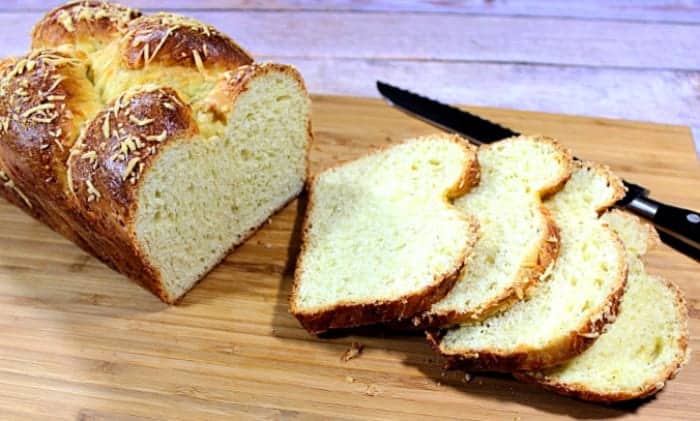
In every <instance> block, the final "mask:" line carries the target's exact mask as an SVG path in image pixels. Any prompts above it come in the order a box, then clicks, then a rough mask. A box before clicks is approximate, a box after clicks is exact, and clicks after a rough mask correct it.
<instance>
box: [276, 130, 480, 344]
mask: <svg viewBox="0 0 700 421" xmlns="http://www.w3.org/2000/svg"><path fill="white" fill-rule="evenodd" d="M478 168H479V167H478V163H477V159H476V153H475V148H474V147H472V146H470V145H469V144H467V143H466V142H465V141H463V140H461V139H459V138H457V137H453V136H448V135H435V136H429V137H424V138H418V139H414V140H409V141H407V142H405V143H402V144H399V145H396V146H393V147H391V148H388V149H385V150H381V151H378V152H375V153H372V154H370V155H368V156H366V157H364V158H361V159H358V160H356V161H352V162H349V163H346V164H343V165H340V166H338V167H335V168H331V169H329V170H326V171H324V172H323V173H321V174H319V175H318V176H316V177H314V180H313V181H312V183H311V188H310V196H309V205H308V209H307V214H306V221H305V223H304V228H303V232H302V245H301V253H300V255H299V258H298V262H297V268H296V273H295V276H294V287H293V290H292V294H291V297H290V309H291V313H292V314H293V315H294V316H296V317H297V319H299V321H300V322H301V324H302V325H303V326H304V327H305V328H306V329H307V330H308V331H310V332H312V333H319V332H323V331H326V330H328V329H333V328H347V327H354V326H360V325H366V324H374V323H382V322H390V321H397V320H403V319H407V318H410V317H411V316H413V315H415V314H416V313H418V312H422V311H425V310H427V309H428V308H430V305H431V304H433V303H434V302H435V301H437V300H439V299H441V298H442V297H443V296H444V295H445V294H446V293H447V292H448V291H449V290H450V288H452V286H453V285H454V283H455V281H456V280H457V277H458V275H459V272H460V270H461V269H462V268H463V266H464V264H465V260H466V258H467V256H468V255H469V253H470V251H471V249H472V247H473V244H474V242H475V240H476V236H477V225H476V223H475V222H474V219H473V218H472V217H470V216H468V215H467V214H465V213H463V212H460V211H459V210H458V209H457V208H455V207H454V206H453V205H452V204H451V203H450V199H452V198H455V197H458V196H460V195H461V194H463V193H464V192H466V191H467V190H469V189H470V188H471V187H472V186H473V185H474V184H476V182H477V180H478Z"/></svg>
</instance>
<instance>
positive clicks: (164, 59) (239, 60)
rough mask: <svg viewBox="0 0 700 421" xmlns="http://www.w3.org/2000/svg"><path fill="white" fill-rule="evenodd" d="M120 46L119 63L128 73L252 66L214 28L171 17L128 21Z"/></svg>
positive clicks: (159, 15)
mask: <svg viewBox="0 0 700 421" xmlns="http://www.w3.org/2000/svg"><path fill="white" fill-rule="evenodd" d="M121 42H122V48H121V50H122V59H123V62H124V64H125V65H126V67H127V68H129V69H141V68H143V67H144V66H146V65H148V64H150V63H160V64H163V65H168V66H174V65H179V66H186V67H193V68H198V69H201V70H203V69H205V68H210V67H217V68H220V69H235V68H237V67H239V66H242V65H246V64H251V63H252V62H253V58H252V57H251V56H250V54H248V53H247V52H246V51H245V50H244V49H243V48H241V47H240V46H239V45H238V44H236V43H235V42H233V40H231V38H229V37H227V36H226V35H224V34H222V33H220V32H219V31H217V30H216V29H214V28H213V27H211V26H209V25H205V24H203V23H201V22H199V21H197V20H195V19H191V18H186V17H184V16H180V15H174V14H170V13H157V14H154V15H148V16H142V17H140V18H137V19H134V20H132V21H130V22H129V23H128V25H127V32H126V35H125V36H124V37H123V39H122V41H121Z"/></svg>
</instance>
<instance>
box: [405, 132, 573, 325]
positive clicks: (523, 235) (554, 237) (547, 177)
mask: <svg viewBox="0 0 700 421" xmlns="http://www.w3.org/2000/svg"><path fill="white" fill-rule="evenodd" d="M478 158H479V165H480V167H481V180H480V182H479V185H478V186H476V187H475V188H474V189H473V190H472V191H470V192H469V193H468V194H465V195H464V196H462V197H460V198H458V199H457V200H456V201H455V205H456V206H457V207H458V208H459V209H461V210H463V211H464V212H467V213H470V214H472V215H474V217H476V218H477V220H478V221H479V228H480V236H479V240H478V241H477V243H476V245H475V248H474V251H473V253H472V254H471V255H470V257H469V261H468V262H467V268H468V270H466V271H464V273H463V274H462V276H461V277H460V279H459V281H457V283H456V284H455V286H454V288H452V290H451V291H450V293H449V294H447V296H446V297H445V298H443V299H442V300H440V301H438V302H437V303H435V304H433V306H432V307H431V308H430V310H428V311H426V312H424V313H422V314H420V315H418V316H416V317H415V318H414V320H413V322H414V325H416V326H420V327H428V326H444V325H451V324H457V323H459V322H466V321H473V320H481V319H483V318H484V317H486V316H488V315H489V314H492V313H495V312H497V311H499V310H504V309H506V308H507V307H508V306H509V305H511V304H512V303H514V302H515V301H517V300H519V299H522V298H523V297H524V296H525V295H527V294H528V292H530V290H532V287H533V286H535V284H536V283H537V282H538V281H539V279H540V278H541V276H542V274H543V273H544V272H545V270H546V269H547V268H548V267H549V266H550V265H551V264H552V263H553V261H554V259H555V258H556V256H557V254H558V251H559V233H558V230H557V227H556V225H555V224H554V221H553V220H552V218H551V216H550V214H549V212H548V211H547V209H546V208H545V207H544V206H543V205H542V197H543V196H545V195H547V194H551V193H553V192H555V191H557V190H559V189H560V188H561V187H562V186H563V185H564V183H565V182H566V180H568V179H569V177H570V176H571V157H570V155H569V153H568V151H566V150H564V149H563V148H562V147H561V146H559V145H558V144H557V143H556V142H554V141H553V140H552V139H548V138H543V137H536V138H532V137H524V136H522V137H517V138H512V139H508V140H504V141H501V142H498V143H495V144H492V145H484V146H482V147H480V148H479V151H478Z"/></svg>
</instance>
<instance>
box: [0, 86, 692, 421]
mask: <svg viewBox="0 0 700 421" xmlns="http://www.w3.org/2000/svg"><path fill="white" fill-rule="evenodd" d="M470 109H472V110H473V111H476V112H478V113H481V114H483V115H485V116H487V117H489V118H491V119H493V120H496V121H499V122H501V123H503V124H507V125H509V126H511V127H513V128H514V129H516V130H520V131H524V132H527V133H542V134H548V135H552V136H555V137H558V138H559V139H560V140H561V141H562V142H563V143H565V144H566V145H568V146H570V147H573V148H574V149H575V152H576V154H577V155H578V156H581V157H584V158H590V159H595V160H597V161H600V162H603V163H606V164H609V165H610V166H611V167H612V168H613V169H614V170H616V171H618V172H619V173H620V174H621V175H623V176H625V177H628V178H630V179H631V180H635V181H638V182H640V183H644V184H646V185H648V186H649V187H650V188H651V189H652V191H653V193H654V195H655V196H657V197H658V198H659V199H662V200H667V201H669V202H673V203H677V204H679V205H683V206H688V207H693V208H696V209H697V208H700V188H699V187H700V171H699V168H698V163H697V161H696V160H695V158H694V156H693V154H692V152H691V151H692V141H691V138H690V133H689V130H688V129H687V128H685V127H680V126H668V125H653V124H646V123H634V122H629V121H614V120H605V119H596V118H583V117H565V116H561V115H551V114H542V113H531V112H518V111H508V110H498V109H485V108H470ZM314 131H315V136H316V140H315V144H314V146H313V148H312V157H311V159H312V164H313V170H314V171H318V170H319V169H321V168H324V167H327V166H329V165H331V164H333V163H335V162H338V161H344V160H348V159H351V158H353V157H356V156H358V155H361V154H363V153H366V152H367V151H368V150H370V149H371V148H372V147H374V146H379V145H385V144H387V143H393V142H396V141H398V140H400V139H403V138H405V137H409V136H414V135H420V134H427V133H430V132H432V131H434V129H432V128H430V127H429V126H427V125H425V124H424V123H421V122H418V121H416V120H414V119H411V118H409V117H407V116H405V115H404V114H401V113H399V112H397V111H395V110H393V109H391V108H389V107H387V106H386V105H384V104H383V103H382V102H380V101H377V100H370V99H357V98H344V97H330V96H316V97H315V98H314ZM303 206H304V200H303V199H302V200H299V201H295V202H293V203H292V204H290V205H289V206H288V207H287V208H286V209H284V210H283V211H282V212H281V213H279V214H277V215H275V216H274V217H273V218H272V219H271V222H270V223H269V224H268V225H266V226H265V227H264V228H263V229H262V230H261V231H260V232H258V233H257V235H255V236H254V237H253V238H251V239H250V240H249V241H248V242H247V243H246V244H245V245H243V246H242V247H240V248H239V249H238V250H236V251H235V252H234V253H233V254H231V255H230V256H229V257H228V258H227V259H226V260H225V261H224V262H223V263H222V264H221V265H220V266H218V267H217V268H216V269H215V270H214V271H213V272H212V273H211V274H210V275H209V276H208V277H206V278H205V279H204V280H203V281H202V282H201V283H200V284H199V285H198V286H197V287H196V288H195V289H194V290H193V291H192V292H191V293H190V294H188V295H187V296H186V298H185V299H184V301H183V302H182V304H180V305H178V306H175V307H167V306H165V305H163V304H161V303H160V302H159V301H158V300H157V299H156V298H155V297H153V296H152V295H150V294H149V293H148V292H146V291H145V290H143V289H141V288H139V287H138V286H136V285H135V284H132V283H130V282H128V281H127V280H125V279H124V278H123V277H122V276H120V275H119V274H117V273H115V272H113V271H111V270H109V269H108V268H106V267H105V266H104V265H102V264H101V263H99V262H98V261H96V260H95V259H93V258H91V257H89V256H88V255H86V254H85V253H84V252H82V251H81V250H80V249H78V248H77V247H75V246H73V245H72V244H70V243H69V242H68V241H66V240H64V239H63V238H61V237H59V236H58V235H56V234H54V233H53V232H51V231H50V230H48V229H47V228H45V227H44V226H42V225H40V224H39V223H37V222H35V221H34V220H32V219H30V218H29V217H27V216H25V215H24V214H22V213H21V212H19V211H18V210H17V209H15V208H13V207H12V206H10V205H9V204H7V203H5V202H1V203H0V227H2V229H1V230H0V419H3V420H9V419H17V420H26V419H81V420H87V419H90V420H92V419H127V420H154V419H168V420H193V419H232V418H234V419H240V418H266V419H297V418H299V419H314V418H316V419H329V418H333V419H358V418H385V419H386V418H393V419H397V418H402V419H416V418H423V419H425V418H429V417H437V418H440V419H450V418H455V419H456V418H461V419H485V418H488V419H508V420H513V419H537V420H543V419H553V418H558V417H574V418H603V417H619V418H640V419H650V420H651V419H694V418H696V417H697V414H698V413H700V399H698V398H699V397H700V396H699V395H700V358H698V355H697V352H694V355H693V358H692V360H691V363H690V364H689V365H688V366H687V367H685V369H684V370H683V371H681V373H680V375H679V376H678V378H677V379H676V380H674V381H672V382H670V383H669V384H668V386H667V387H666V389H664V391H663V392H661V393H660V394H659V395H658V396H657V397H656V398H652V399H650V400H647V401H645V402H642V403H632V404H625V405H621V406H613V407H608V406H600V405H594V404H588V403H583V402H579V401H575V400H572V399H568V398H564V397H560V396H557V395H553V394H550V393H547V392H544V391H541V390H539V389H537V388H536V387H533V386H529V385H523V384H519V383H517V382H515V381H513V380H511V379H510V378H509V377H508V376H476V377H474V378H473V379H472V380H471V381H470V382H466V380H465V378H464V374H463V373H461V372H459V371H450V372H443V370H442V365H441V361H440V360H439V359H438V358H437V357H436V356H435V355H434V354H433V352H432V351H431V350H430V348H429V346H428V345H427V344H426V342H425V341H424V340H423V338H422V337H420V336H410V335H409V336H406V335H392V334H391V333H389V332H381V331H377V330H374V331H372V330H369V331H365V332H363V333H358V332H355V333H354V334H335V335H333V336H330V337H325V338H315V337H312V336H310V335H308V334H307V333H306V332H305V331H304V330H302V329H301V327H300V326H299V324H298V323H297V322H296V320H295V319H294V318H293V317H291V316H290V315H289V313H288V311H287V295H288V293H289V289H290V283H291V278H290V276H291V271H292V269H293V266H294V258H295V254H296V251H297V249H298V225H299V221H300V219H299V218H300V213H299V211H300V209H303ZM648 262H649V268H650V271H652V272H654V273H659V274H663V275H664V276H666V277H668V278H669V279H672V280H673V281H675V282H677V283H678V284H679V285H680V287H681V288H682V290H683V291H684V292H685V294H686V296H687V298H688V302H689V307H690V315H691V320H690V329H691V344H690V345H691V347H692V348H693V349H700V283H698V279H697V278H698V276H697V274H698V264H697V263H696V262H694V261H691V260H690V259H688V258H686V257H684V256H682V255H679V254H677V253H675V252H673V251H672V250H670V249H668V248H667V247H665V246H663V247H661V248H660V249H659V250H656V251H654V252H653V253H652V254H651V255H650V257H649V259H648ZM354 341H357V342H360V343H362V344H363V345H364V346H365V348H364V351H363V352H362V353H361V354H360V356H359V357H357V358H355V359H352V360H350V361H347V362H343V361H342V360H341V356H342V355H343V354H344V352H345V351H346V350H347V349H348V348H349V347H350V345H351V343H352V342H354Z"/></svg>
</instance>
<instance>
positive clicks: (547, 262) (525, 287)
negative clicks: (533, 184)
mask: <svg viewBox="0 0 700 421" xmlns="http://www.w3.org/2000/svg"><path fill="white" fill-rule="evenodd" d="M528 138H529V139H533V140H534V141H536V142H542V143H547V144H550V145H552V146H553V147H554V149H556V150H557V151H558V152H559V153H560V155H561V157H562V159H561V160H560V162H562V163H563V164H565V165H564V167H565V168H566V170H565V171H563V172H562V174H561V176H560V177H559V178H558V179H557V180H554V181H553V182H552V183H550V184H549V185H547V186H543V188H542V190H540V191H539V192H538V194H539V197H540V199H544V198H545V197H547V196H549V195H551V194H553V193H556V192H557V191H559V190H561V189H562V187H564V185H565V184H566V182H567V180H568V179H569V178H570V177H571V169H572V166H573V164H572V160H573V158H572V156H571V152H570V151H569V150H568V149H566V148H564V147H563V146H562V145H561V144H559V142H557V141H556V140H554V139H552V138H550V137H546V136H529V137H528ZM515 139H518V137H514V138H510V139H504V140H502V141H501V142H512V141H514V140H515ZM499 143H500V142H499ZM493 145H494V144H491V145H483V146H481V148H489V147H493ZM539 209H540V212H541V213H542V215H543V217H544V221H545V225H544V230H543V231H542V236H541V237H540V240H539V244H540V247H539V248H538V251H537V256H536V258H535V262H534V265H532V266H527V267H521V268H520V270H519V271H518V274H517V275H516V277H515V278H516V279H517V281H516V282H514V283H513V285H511V286H510V287H508V288H507V289H506V290H505V291H503V293H501V294H500V295H499V296H498V297H496V298H494V299H493V300H491V301H490V302H488V303H484V304H483V305H481V306H479V307H478V308H475V309H473V310H472V311H463V310H456V309H452V310H448V311H440V312H438V311H427V312H424V313H423V314H420V315H417V316H416V317H414V318H413V320H411V321H410V322H408V323H402V324H401V325H399V326H396V327H398V328H401V329H435V328H439V327H448V326H451V325H455V324H458V323H462V322H470V321H478V320H484V319H486V318H487V317H490V316H492V315H494V314H497V313H500V312H502V311H504V310H506V309H507V308H509V307H510V306H512V305H513V304H515V303H516V302H517V301H520V300H522V299H523V298H527V297H529V296H530V294H531V293H532V291H534V290H535V287H536V286H537V284H538V283H539V281H540V279H541V278H542V275H543V274H544V273H545V272H546V271H547V269H548V268H549V267H550V266H551V265H552V264H553V263H554V261H555V260H556V258H557V255H558V254H559V245H560V241H559V240H560V239H559V229H558V228H557V225H556V223H555V222H554V219H552V216H551V214H550V213H549V211H548V210H547V208H546V207H545V206H544V205H540V206H539Z"/></svg>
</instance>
